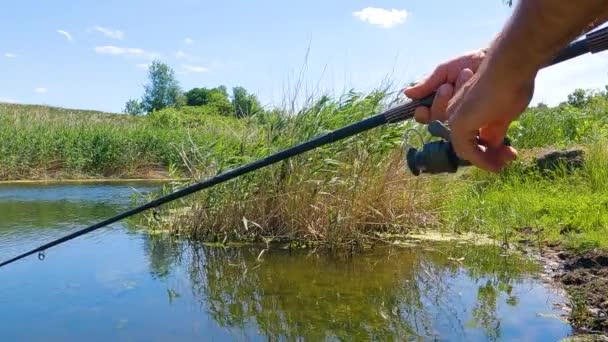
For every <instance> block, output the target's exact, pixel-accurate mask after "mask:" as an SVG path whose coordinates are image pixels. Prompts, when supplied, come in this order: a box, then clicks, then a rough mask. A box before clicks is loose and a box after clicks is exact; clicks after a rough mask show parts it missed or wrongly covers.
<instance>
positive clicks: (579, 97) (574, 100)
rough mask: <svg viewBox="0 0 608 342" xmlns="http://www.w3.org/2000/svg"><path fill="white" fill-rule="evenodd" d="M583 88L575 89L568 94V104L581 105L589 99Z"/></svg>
mask: <svg viewBox="0 0 608 342" xmlns="http://www.w3.org/2000/svg"><path fill="white" fill-rule="evenodd" d="M587 95H588V94H587V92H586V91H585V90H584V89H580V88H579V89H576V90H574V92H573V93H572V94H570V95H568V104H569V105H571V106H573V107H578V108H580V107H582V106H584V105H585V104H586V103H587V102H588V101H589V96H587Z"/></svg>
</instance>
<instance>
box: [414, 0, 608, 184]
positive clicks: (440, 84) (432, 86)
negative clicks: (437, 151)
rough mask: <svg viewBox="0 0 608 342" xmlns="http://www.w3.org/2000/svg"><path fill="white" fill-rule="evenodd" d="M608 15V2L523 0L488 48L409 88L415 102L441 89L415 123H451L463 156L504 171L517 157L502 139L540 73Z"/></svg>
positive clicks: (420, 110)
mask: <svg viewBox="0 0 608 342" xmlns="http://www.w3.org/2000/svg"><path fill="white" fill-rule="evenodd" d="M607 19H608V1H606V0H585V1H566V0H521V1H520V2H519V4H518V6H517V7H516V9H515V12H514V13H513V15H512V16H511V18H510V19H509V21H508V22H507V24H506V26H505V27H504V28H503V30H502V31H501V32H500V33H499V34H498V36H497V37H496V38H495V40H494V41H493V42H492V43H491V45H490V47H489V48H488V49H487V50H479V51H473V52H470V53H467V54H464V55H462V56H460V57H456V58H454V59H452V60H450V61H448V62H445V63H442V64H440V65H439V66H438V67H437V68H436V69H435V71H434V72H433V73H432V74H431V75H430V76H429V77H428V78H426V79H425V80H423V81H422V82H420V83H418V84H417V85H415V86H413V87H409V88H407V89H406V90H405V94H406V95H407V96H408V97H410V98H413V99H419V98H423V97H425V96H428V95H430V94H431V93H432V92H434V91H436V92H437V94H436V97H435V101H434V102H433V105H432V107H431V108H424V107H419V108H417V109H416V113H415V118H416V120H418V121H419V122H422V123H428V122H429V121H431V120H441V121H447V122H448V123H449V125H450V128H451V130H452V136H451V140H452V144H453V146H454V149H455V151H456V154H457V155H458V156H459V157H460V158H461V159H464V160H468V161H470V162H471V163H472V164H473V165H476V166H478V167H480V168H482V169H485V170H488V171H491V172H499V171H500V170H502V169H503V168H504V167H505V166H506V165H507V164H508V163H509V162H510V161H512V160H514V159H515V158H516V156H517V151H516V150H515V149H514V148H512V147H510V146H505V145H504V137H505V134H506V131H507V129H508V127H509V125H510V124H511V122H513V121H514V120H515V119H517V117H518V116H519V115H520V114H521V113H522V112H523V111H524V110H525V109H526V107H527V106H528V104H529V103H530V100H531V99H532V95H533V92H534V80H535V78H536V75H537V73H538V71H539V70H540V69H541V68H542V67H543V66H544V65H546V64H547V63H549V62H550V61H551V60H552V58H553V57H554V56H555V55H556V54H557V53H558V52H559V50H560V49H562V48H563V47H565V46H566V45H567V44H568V43H569V42H570V41H572V40H573V39H574V38H576V37H577V36H579V35H581V34H582V33H584V32H586V31H587V30H589V29H590V28H591V27H593V26H596V25H598V24H600V23H603V22H604V21H606V20H607Z"/></svg>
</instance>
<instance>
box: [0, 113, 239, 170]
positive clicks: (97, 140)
mask: <svg viewBox="0 0 608 342" xmlns="http://www.w3.org/2000/svg"><path fill="white" fill-rule="evenodd" d="M170 114H171V113H170V112H169V111H168V113H165V112H160V113H156V114H155V115H154V116H150V117H146V118H137V117H130V116H126V115H121V114H109V113H101V112H94V111H80V110H70V109H61V108H53V107H46V106H28V105H13V104H0V141H2V144H0V165H1V168H0V179H1V180H11V179H38V178H78V177H88V178H90V177H137V176H142V175H143V176H146V175H149V174H150V172H153V171H163V173H166V171H167V170H173V171H175V172H176V173H179V174H182V175H184V174H186V175H188V174H189V171H190V169H189V168H188V167H187V165H185V161H190V160H191V159H193V158H200V154H198V153H196V151H195V150H193V149H192V148H191V145H193V144H194V145H196V146H199V147H201V148H202V147H205V148H206V149H208V150H209V151H211V152H212V153H213V154H214V155H216V156H218V157H222V158H229V157H231V156H234V155H235V154H237V152H238V151H239V145H241V144H242V143H243V141H242V139H241V138H242V137H241V132H244V131H245V130H246V127H245V125H244V124H243V123H242V122H239V121H238V120H236V119H233V120H230V118H222V120H221V123H220V121H219V120H218V119H217V118H216V117H215V116H210V115H201V116H200V117H199V120H200V121H204V122H205V124H198V125H194V124H191V125H189V126H185V125H182V126H180V128H179V129H176V127H175V125H170V124H168V123H167V122H165V121H166V120H167V119H166V118H167V117H168V116H170ZM163 120H165V121H163ZM210 127H211V128H210ZM248 131H250V130H249V129H248ZM216 159H217V158H216Z"/></svg>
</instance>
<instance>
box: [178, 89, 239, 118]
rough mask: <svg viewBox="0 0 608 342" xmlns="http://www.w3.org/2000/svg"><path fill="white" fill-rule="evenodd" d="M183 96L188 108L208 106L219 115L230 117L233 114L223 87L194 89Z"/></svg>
mask: <svg viewBox="0 0 608 342" xmlns="http://www.w3.org/2000/svg"><path fill="white" fill-rule="evenodd" d="M185 96H186V104H187V105H188V106H209V107H211V108H212V109H213V110H215V111H216V112H217V113H218V114H220V115H232V114H233V113H234V108H233V107H232V103H231V102H230V99H229V98H228V92H227V90H226V87H224V86H219V87H217V88H212V89H207V88H194V89H191V90H190V91H188V92H187V93H186V94H185Z"/></svg>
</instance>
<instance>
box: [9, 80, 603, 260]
mask: <svg viewBox="0 0 608 342" xmlns="http://www.w3.org/2000/svg"><path fill="white" fill-rule="evenodd" d="M157 69H158V70H161V71H162V70H164V71H166V70H165V69H164V68H157ZM164 71H163V72H164ZM151 84H154V82H151ZM152 93H153V92H152ZM232 93H233V94H232V98H229V96H228V91H227V89H226V88H225V87H222V86H220V87H217V88H211V89H205V88H195V89H192V90H190V91H188V92H187V93H186V94H185V95H184V105H183V106H169V107H166V108H164V109H160V110H153V111H151V112H150V113H149V114H148V115H143V116H127V115H114V114H106V113H98V112H84V111H72V110H67V109H56V108H48V107H40V106H20V105H8V104H6V105H1V106H0V123H1V124H2V129H1V130H0V139H2V141H3V144H2V145H1V146H0V149H1V153H0V165H2V169H1V172H0V178H2V179H23V178H48V177H53V178H56V177H71V178H73V177H100V176H102V177H138V176H139V177H141V176H144V177H154V176H156V177H168V176H182V177H183V176H186V177H190V178H191V179H194V180H197V179H202V178H206V177H209V176H213V175H216V174H218V173H221V172H223V171H225V170H227V169H230V168H234V167H237V166H240V165H243V164H245V163H248V162H252V161H254V160H257V159H259V158H262V157H264V156H267V155H269V154H271V153H273V152H277V151H279V150H282V149H284V148H286V147H289V146H293V145H294V144H297V143H299V142H302V141H306V140H309V139H311V138H313V137H315V136H317V135H319V134H323V133H325V132H328V131H331V130H334V129H337V128H339V127H342V126H344V125H347V124H349V123H352V122H356V121H358V120H360V119H362V118H364V117H367V116H369V115H371V114H372V113H375V112H378V111H380V110H382V109H383V108H384V107H386V105H387V104H389V103H391V100H394V99H391V98H388V97H387V96H386V95H385V93H384V92H382V91H379V92H374V93H371V94H368V95H362V94H358V93H355V92H350V93H347V94H345V95H344V96H342V97H340V98H337V99H331V98H328V97H323V98H320V99H319V100H318V101H316V102H314V103H310V104H309V105H308V106H307V107H305V108H303V109H302V110H300V111H299V112H296V113H291V112H288V111H285V110H279V109H273V110H264V109H262V108H261V106H259V103H258V102H257V99H256V98H255V96H253V95H251V94H249V93H247V91H246V90H245V89H242V88H235V89H233V92H232ZM160 102H162V101H160ZM131 104H132V106H131V107H130V108H135V109H137V105H136V101H134V102H132V103H131ZM189 104H191V105H194V106H191V105H189ZM237 108H241V109H238V110H237ZM607 108H608V94H607V91H596V92H589V91H582V90H577V91H576V92H574V93H573V94H572V95H571V96H569V98H568V100H567V101H566V102H564V103H562V104H561V105H559V106H557V107H552V108H550V107H548V106H546V105H539V106H537V107H533V108H530V109H529V110H528V111H527V113H525V114H524V115H523V116H522V117H521V118H520V120H518V121H517V122H515V123H514V124H513V125H512V127H511V128H510V131H509V136H510V137H511V139H512V141H513V144H514V145H515V146H516V147H517V148H519V149H520V151H522V157H521V158H520V160H519V161H518V162H516V163H514V164H513V165H512V166H511V167H510V168H509V169H508V170H506V171H505V172H504V173H502V174H500V175H491V174H487V173H485V172H481V171H479V170H476V169H474V168H470V169H468V170H466V171H464V172H461V173H459V174H456V175H447V176H433V177H418V178H416V177H412V176H410V175H409V173H408V172H407V171H406V168H405V166H404V156H403V151H402V148H401V144H402V136H403V132H404V130H405V129H406V128H411V127H415V125H414V124H412V123H406V124H404V125H405V127H404V125H401V126H399V125H397V126H395V125H393V126H385V127H381V128H378V129H375V130H372V131H370V132H367V133H364V134H360V135H358V136H355V137H351V138H349V139H346V140H344V141H340V142H337V143H335V144H331V145H329V146H326V147H323V148H320V149H317V150H315V151H312V152H309V153H306V154H305V155H302V156H298V157H296V158H292V159H290V160H288V161H285V162H283V163H280V164H277V165H274V166H272V167H269V168H266V169H263V170H260V171H258V172H255V173H253V174H250V175H247V176H244V177H241V178H239V179H236V180H233V181H231V182H228V183H226V184H222V185H220V186H217V187H214V188H212V189H209V190H208V191H204V192H202V193H199V194H197V195H195V196H192V197H190V198H188V199H185V200H182V201H179V202H176V203H173V204H171V205H169V206H167V207H165V208H164V210H165V215H164V216H163V217H164V219H163V220H161V222H156V221H155V220H153V219H151V218H150V220H151V221H150V222H151V223H150V224H151V225H152V226H153V228H155V229H169V230H171V231H173V232H175V233H178V234H182V235H186V236H189V237H191V238H195V239H198V240H205V241H215V242H220V243H222V242H226V241H266V242H269V241H292V242H300V243H306V244H319V243H323V244H327V245H329V246H332V247H337V246H343V245H349V246H352V245H359V246H363V245H368V244H373V243H376V242H379V241H388V240H392V239H394V237H395V236H400V235H401V234H404V233H407V232H410V231H411V230H413V229H418V228H424V227H435V228H449V229H454V230H457V231H467V230H474V231H477V232H481V233H488V234H490V235H492V236H493V237H496V238H499V239H501V240H503V241H504V242H505V243H509V242H511V241H513V240H514V239H526V240H529V241H533V242H534V243H538V244H539V245H546V244H548V243H555V242H564V243H566V244H567V245H569V246H571V247H576V248H591V247H603V248H606V247H608V242H606V240H605V239H602V237H603V236H604V234H606V233H607V231H606V230H607V227H608V214H607V210H606V207H607V206H608V204H607V203H608V202H606V201H605V200H604V199H605V198H608V196H607V195H608V190H607V189H608V186H607V185H608V184H607V182H608V181H607V180H606V179H608V177H606V176H607V174H608V152H607V151H606V145H607V144H608V116H607V115H606V111H607ZM230 113H234V115H232V114H230ZM238 113H241V114H238ZM418 129H421V130H422V129H423V128H422V127H418ZM573 146H575V147H579V148H582V149H584V150H585V151H586V161H585V163H584V166H583V167H582V168H580V169H574V170H569V169H567V168H565V167H564V168H561V169H559V168H558V169H557V170H553V171H551V172H550V173H547V172H544V171H541V170H539V169H538V168H536V167H534V162H533V161H534V157H535V156H537V155H538V154H539V153H542V152H543V151H547V150H551V149H554V148H558V149H559V148H566V147H573ZM183 185H185V184H181V183H180V184H175V187H180V186H183ZM166 190H167V191H169V190H174V188H168V189H166Z"/></svg>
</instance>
